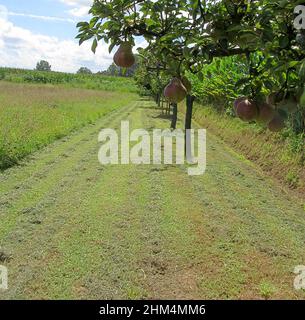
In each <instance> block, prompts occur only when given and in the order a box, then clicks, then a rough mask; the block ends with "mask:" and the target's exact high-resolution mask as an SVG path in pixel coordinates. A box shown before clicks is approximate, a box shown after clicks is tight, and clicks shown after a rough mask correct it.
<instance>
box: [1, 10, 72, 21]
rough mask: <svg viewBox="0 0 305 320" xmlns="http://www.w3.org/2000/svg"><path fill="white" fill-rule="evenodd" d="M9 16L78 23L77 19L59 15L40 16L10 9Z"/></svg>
mask: <svg viewBox="0 0 305 320" xmlns="http://www.w3.org/2000/svg"><path fill="white" fill-rule="evenodd" d="M7 15H9V16H16V17H26V18H33V19H39V20H45V21H55V22H56V21H57V22H70V23H76V20H73V19H69V18H59V17H50V16H39V15H36V14H27V13H18V12H11V11H9V12H8V13H7Z"/></svg>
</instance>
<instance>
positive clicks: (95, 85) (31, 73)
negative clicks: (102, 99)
mask: <svg viewBox="0 0 305 320" xmlns="http://www.w3.org/2000/svg"><path fill="white" fill-rule="evenodd" d="M0 80H4V81H9V82H15V83H33V84H53V85H62V86H66V87H69V88H83V89H93V90H103V91H120V92H127V93H130V92H132V93H135V92H137V87H136V86H135V83H134V80H133V79H132V78H126V77H110V76H102V75H95V74H91V75H90V74H89V75H86V74H72V73H63V72H53V71H48V72H43V71H35V70H23V69H12V68H1V67H0Z"/></svg>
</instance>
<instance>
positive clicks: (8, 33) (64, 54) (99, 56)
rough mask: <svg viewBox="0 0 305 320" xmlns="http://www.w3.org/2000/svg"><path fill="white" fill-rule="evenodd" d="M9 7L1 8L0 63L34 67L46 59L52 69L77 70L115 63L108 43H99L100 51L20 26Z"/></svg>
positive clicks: (96, 68)
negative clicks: (9, 15)
mask: <svg viewBox="0 0 305 320" xmlns="http://www.w3.org/2000/svg"><path fill="white" fill-rule="evenodd" d="M5 12H7V10H6V9H5V8H4V7H3V6H2V7H0V65H1V66H7V67H19V68H29V69H33V68H34V67H35V66H36V63H37V61H39V60H41V59H45V60H47V61H49V62H50V64H51V65H52V70H57V71H66V72H75V71H77V70H78V69H79V68H80V67H81V66H87V67H89V68H90V69H91V70H93V71H99V70H103V69H106V68H107V67H108V66H109V65H110V64H111V63H112V57H111V55H109V53H108V47H107V45H106V44H105V43H102V42H101V43H100V44H99V47H98V49H97V53H96V54H95V55H94V54H93V53H92V52H91V50H90V41H89V43H84V44H83V45H82V46H79V45H78V43H77V42H76V41H75V40H60V39H58V38H57V37H50V36H46V35H43V34H38V33H34V32H32V31H30V30H28V29H24V28H20V27H18V26H16V25H14V24H13V23H12V22H10V21H9V20H8V19H7V15H6V14H5Z"/></svg>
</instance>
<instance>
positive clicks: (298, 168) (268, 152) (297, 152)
mask: <svg viewBox="0 0 305 320" xmlns="http://www.w3.org/2000/svg"><path fill="white" fill-rule="evenodd" d="M179 108H180V111H181V112H182V113H183V112H184V111H185V105H184V104H181V105H180V106H179ZM194 119H195V120H196V121H197V122H198V123H199V124H200V125H201V126H202V127H204V128H207V129H208V130H209V131H211V132H213V133H214V134H215V135H217V136H218V137H220V138H222V139H223V140H224V141H225V142H226V143H227V144H229V145H231V146H232V147H233V148H234V149H235V150H236V151H238V152H240V153H241V154H243V155H244V156H245V157H247V158H248V159H249V160H251V161H254V162H255V163H257V164H258V165H259V166H260V167H261V168H262V169H263V170H264V171H265V173H267V174H270V175H271V176H273V177H276V178H277V179H278V180H279V181H280V182H281V183H283V185H286V186H288V187H289V188H291V189H295V190H296V191H297V192H298V193H300V194H303V195H304V194H305V136H304V134H303V135H302V134H299V135H296V134H294V133H291V132H290V131H289V129H286V130H284V132H281V133H277V134H274V133H271V132H269V131H268V130H265V129H264V128H262V127H260V126H258V125H256V124H252V125H249V124H248V123H244V122H242V121H240V120H239V119H237V118H232V117H230V116H226V115H224V114H222V115H221V114H219V113H217V112H216V111H215V109H213V108H211V107H208V106H202V105H199V104H195V106H194Z"/></svg>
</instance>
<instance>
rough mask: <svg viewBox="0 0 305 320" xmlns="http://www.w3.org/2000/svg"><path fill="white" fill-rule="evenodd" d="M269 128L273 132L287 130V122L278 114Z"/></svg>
mask: <svg viewBox="0 0 305 320" xmlns="http://www.w3.org/2000/svg"><path fill="white" fill-rule="evenodd" d="M268 128H269V130H270V131H272V132H279V131H281V130H282V129H284V128H285V120H284V118H283V117H282V116H281V115H280V114H278V113H276V114H275V116H274V118H273V119H272V120H271V122H270V123H269V125H268Z"/></svg>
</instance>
